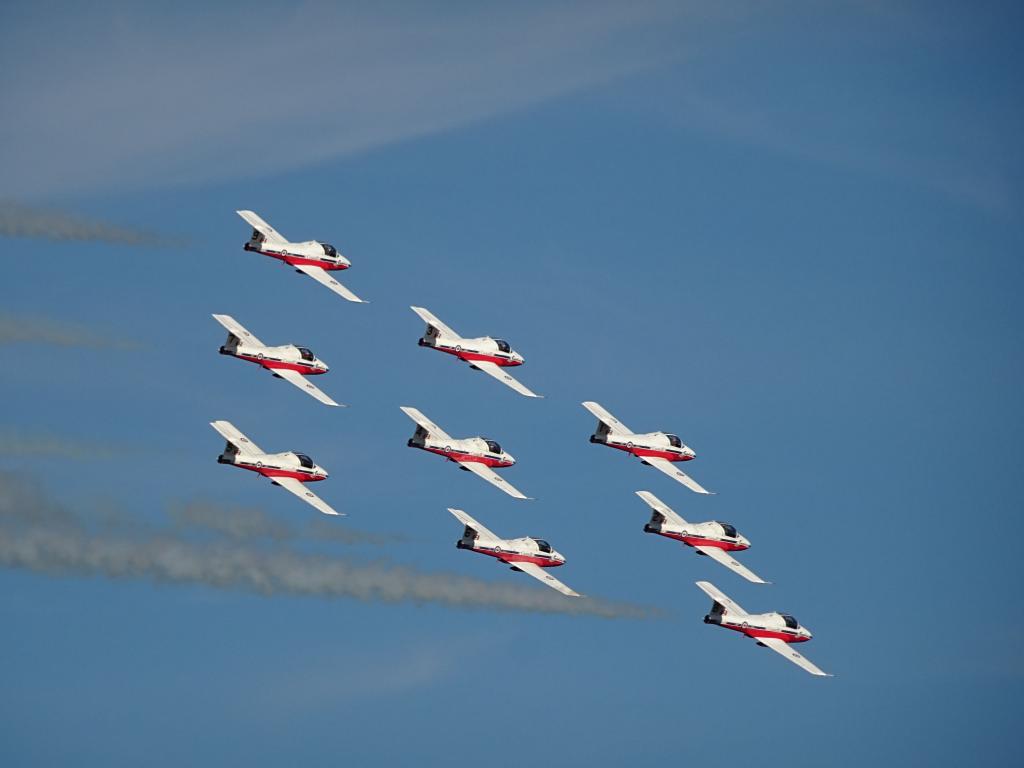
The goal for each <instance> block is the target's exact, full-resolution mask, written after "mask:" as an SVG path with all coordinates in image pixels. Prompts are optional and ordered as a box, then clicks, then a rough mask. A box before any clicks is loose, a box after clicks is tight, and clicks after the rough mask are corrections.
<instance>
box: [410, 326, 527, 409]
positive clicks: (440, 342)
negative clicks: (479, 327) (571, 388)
mask: <svg viewBox="0 0 1024 768" xmlns="http://www.w3.org/2000/svg"><path fill="white" fill-rule="evenodd" d="M410 309H412V311H413V312H415V313H416V314H417V315H419V316H420V317H421V318H422V319H423V322H425V323H426V324H427V330H426V331H424V332H423V337H422V338H421V339H420V340H419V341H418V342H417V343H418V344H419V345H420V346H421V347H431V348H433V349H436V350H438V351H439V352H445V353H447V354H449V355H455V357H457V358H458V359H459V360H462V361H463V362H466V363H469V367H470V368H474V369H475V370H478V371H483V372H484V373H486V374H487V375H488V376H491V377H492V378H495V379H497V380H498V381H500V382H501V383H502V384H504V385H506V386H508V387H510V388H512V389H514V390H515V391H516V392H518V393H519V394H521V395H526V396H527V397H543V395H538V394H535V393H534V392H532V391H530V390H529V389H527V388H526V387H524V386H523V385H522V384H520V383H519V382H518V381H516V380H515V379H514V378H512V377H511V376H510V375H508V374H507V373H505V371H504V370H502V369H503V368H509V367H511V366H515V365H522V364H523V362H524V361H523V356H522V355H520V354H519V353H518V352H516V351H515V350H514V349H512V348H511V347H510V346H509V345H508V342H507V341H504V340H502V339H492V338H491V337H490V336H482V337H480V338H476V339H464V338H463V337H462V336H459V334H457V333H456V332H455V331H453V330H452V329H451V328H449V327H448V326H447V325H445V324H444V323H442V322H441V321H440V320H438V319H437V317H435V316H434V315H433V314H431V312H430V310H427V309H424V308H423V307H410Z"/></svg>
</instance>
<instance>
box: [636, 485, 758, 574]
mask: <svg viewBox="0 0 1024 768" xmlns="http://www.w3.org/2000/svg"><path fill="white" fill-rule="evenodd" d="M636 495H637V496H639V497H640V498H641V499H643V500H644V501H645V502H647V506H649V507H650V508H651V521H650V522H649V523H647V525H645V526H644V532H645V533H656V534H658V535H659V536H664V537H665V538H668V539H675V540H676V541H681V542H683V544H685V545H686V546H688V547H693V549H695V550H697V554H698V555H705V556H706V557H710V558H711V559H712V560H716V561H717V562H719V563H721V564H722V565H724V566H725V567H726V568H728V569H729V570H731V571H734V572H736V573H738V574H739V575H740V576H742V577H743V578H744V579H746V580H747V581H752V582H754V583H755V584H768V583H769V582H767V581H765V580H764V579H762V578H761V577H760V576H758V575H757V574H755V573H754V572H753V571H751V570H749V569H748V568H747V567H746V566H744V565H742V564H741V563H739V562H738V561H737V560H736V558H734V557H732V556H731V555H728V554H726V553H727V552H739V551H742V550H744V549H750V541H748V540H747V538H746V537H745V536H741V535H740V534H739V533H737V531H736V528H735V527H733V526H731V525H729V523H720V522H718V521H717V520H713V521H710V522H707V523H688V522H686V521H685V520H683V518H681V517H680V516H679V515H677V514H676V513H675V512H674V511H673V510H672V508H671V507H669V505H668V504H666V503H665V502H663V501H662V500H661V499H659V498H658V497H657V496H655V495H654V494H653V493H651V492H650V491H637V492H636Z"/></svg>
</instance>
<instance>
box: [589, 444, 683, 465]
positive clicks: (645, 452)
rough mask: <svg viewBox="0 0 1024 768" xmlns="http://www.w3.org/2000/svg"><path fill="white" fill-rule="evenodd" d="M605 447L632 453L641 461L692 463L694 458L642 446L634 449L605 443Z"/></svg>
mask: <svg viewBox="0 0 1024 768" xmlns="http://www.w3.org/2000/svg"><path fill="white" fill-rule="evenodd" d="M605 445H607V446H608V447H609V448H617V449H618V450H620V451H625V452H626V453H631V454H633V455H634V456H638V457H640V458H641V459H642V458H644V457H645V456H646V457H650V458H653V459H668V460H669V461H690V460H691V459H692V458H693V456H687V455H686V454H684V453H672V452H671V451H665V450H658V449H657V448H644V447H643V446H642V445H634V446H633V447H632V448H630V447H629V446H628V445H616V444H615V443H605Z"/></svg>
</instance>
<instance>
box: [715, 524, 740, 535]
mask: <svg viewBox="0 0 1024 768" xmlns="http://www.w3.org/2000/svg"><path fill="white" fill-rule="evenodd" d="M715 522H716V523H718V524H719V525H720V526H722V530H723V531H725V535H726V536H728V537H729V538H732V539H735V538H736V526H733V525H729V523H723V522H722V521H721V520H716V521H715Z"/></svg>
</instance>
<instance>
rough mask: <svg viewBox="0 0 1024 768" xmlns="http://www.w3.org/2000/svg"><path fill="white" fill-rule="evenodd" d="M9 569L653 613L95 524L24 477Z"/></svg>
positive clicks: (5, 510) (583, 611) (1, 531)
mask: <svg viewBox="0 0 1024 768" xmlns="http://www.w3.org/2000/svg"><path fill="white" fill-rule="evenodd" d="M0 567H8V568H22V569H27V570H31V571H36V572H41V573H50V574H60V575H74V576H101V577H106V578H110V579H117V580H131V581H152V582H169V583H178V584H196V585H203V586H206V587H212V588H216V589H227V590H238V591H244V592H256V593H260V594H264V595H306V596H315V597H322V598H351V599H357V600H365V601H380V602H388V603H401V602H413V603H440V604H444V605H449V606H456V607H462V608H479V609H492V610H507V611H531V612H541V613H557V614H577V615H590V616H600V617H604V618H643V617H648V616H651V615H652V612H651V611H650V610H649V609H646V608H643V607H640V606H636V605H631V604H622V603H613V602H608V601H605V600H600V599H594V598H583V599H571V598H566V597H563V596H561V595H558V594H556V593H554V592H550V591H549V590H547V589H542V588H533V587H527V586H520V585H512V584H497V583H493V582H487V581H481V580H478V579H473V578H467V577H464V576H460V575H457V574H452V573H443V572H429V571H422V570H419V569H417V568H413V567H410V566H402V565H396V564H390V563H364V562H356V561H350V560H347V559H343V558H339V557H334V556H330V555H325V554H310V553H307V552H302V551H300V550H298V549H294V548H284V547H281V546H273V547H269V548H268V547H260V546H256V545H253V544H245V543H243V542H241V541H237V542H235V541H233V542H231V543H223V542H219V543H218V542H214V543H209V542H202V541H194V540H189V539H188V538H185V537H182V536H180V535H175V533H174V532H173V530H164V531H160V530H154V529H149V530H147V529H142V528H134V529H132V528H129V529H127V530H124V531H122V530H120V529H118V528H116V527H114V528H109V527H101V528H95V529H91V528H90V527H88V526H87V525H85V524H84V523H83V521H81V520H80V519H78V518H77V517H76V516H74V515H72V514H70V513H68V512H67V511H66V510H63V509H62V508H61V507H60V506H59V505H56V504H54V503H53V502H52V501H50V500H49V499H47V498H46V497H45V496H43V495H42V494H40V493H39V492H38V491H35V490H34V489H33V488H32V487H31V486H29V485H27V484H26V483H25V482H24V481H23V480H21V479H20V478H19V477H18V476H16V475H12V474H10V473H0Z"/></svg>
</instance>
